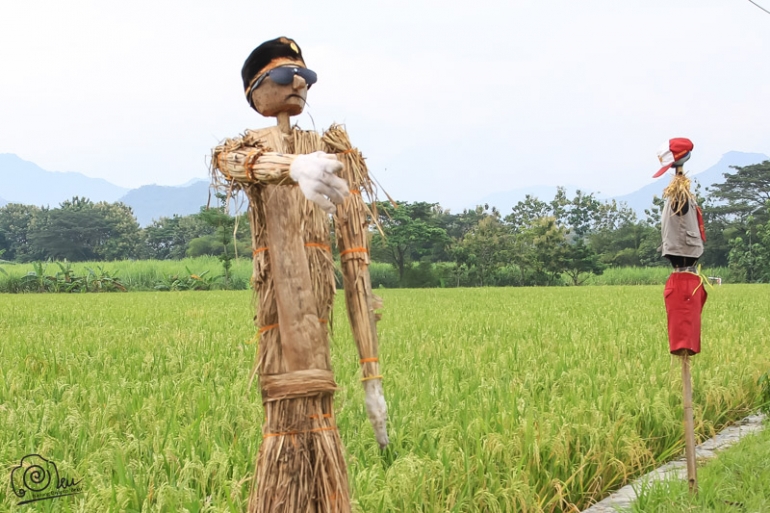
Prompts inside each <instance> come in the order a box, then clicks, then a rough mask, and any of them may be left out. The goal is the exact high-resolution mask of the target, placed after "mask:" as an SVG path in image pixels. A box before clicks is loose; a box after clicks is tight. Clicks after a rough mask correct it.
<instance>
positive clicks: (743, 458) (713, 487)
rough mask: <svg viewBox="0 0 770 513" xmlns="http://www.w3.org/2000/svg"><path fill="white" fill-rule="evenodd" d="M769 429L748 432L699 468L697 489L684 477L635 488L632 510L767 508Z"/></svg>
mask: <svg viewBox="0 0 770 513" xmlns="http://www.w3.org/2000/svg"><path fill="white" fill-rule="evenodd" d="M768 462H770V429H767V428H766V429H765V430H764V431H763V432H762V433H759V434H755V435H751V436H748V437H746V438H744V439H743V440H741V441H740V442H739V443H738V444H737V445H735V446H734V447H731V448H729V449H728V450H726V451H725V452H723V453H720V455H719V457H718V458H717V459H715V460H713V461H710V462H708V463H706V464H705V465H704V466H702V467H701V468H699V469H698V493H697V494H695V495H693V494H691V493H690V492H689V489H688V485H687V482H686V481H684V480H669V481H659V482H655V483H652V484H647V485H645V486H643V487H641V488H640V489H639V490H638V491H637V495H638V499H637V500H636V501H635V503H634V504H633V506H632V507H631V508H630V509H629V510H628V511H629V512H633V513H648V512H653V511H654V512H656V513H680V512H686V511H692V512H697V513H710V512H713V513H716V512H719V513H734V512H742V511H749V512H764V511H770V495H768V493H767V492H768V483H770V465H768Z"/></svg>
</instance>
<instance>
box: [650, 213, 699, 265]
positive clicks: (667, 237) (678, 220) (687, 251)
mask: <svg viewBox="0 0 770 513" xmlns="http://www.w3.org/2000/svg"><path fill="white" fill-rule="evenodd" d="M697 207H698V204H697V203H695V200H690V205H689V209H688V210H687V213H686V214H683V215H680V216H678V215H676V214H675V213H674V209H673V208H672V207H671V202H670V201H669V200H666V203H665V205H664V206H663V214H662V215H661V219H660V232H661V236H662V238H663V244H662V245H661V247H660V248H659V249H660V250H661V252H662V254H663V256H666V255H673V256H683V257H691V258H700V256H701V255H702V254H703V239H702V238H701V235H700V228H699V227H698V214H697Z"/></svg>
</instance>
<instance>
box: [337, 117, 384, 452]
mask: <svg viewBox="0 0 770 513" xmlns="http://www.w3.org/2000/svg"><path fill="white" fill-rule="evenodd" d="M323 142H324V143H325V144H326V149H327V150H326V151H327V152H328V153H336V154H337V158H338V159H340V160H341V161H342V163H343V164H344V169H343V170H342V171H341V172H340V177H342V178H344V179H345V180H346V181H347V182H348V185H349V186H350V192H351V195H350V196H349V197H348V198H347V199H346V200H345V202H344V203H343V204H342V205H339V206H337V213H336V215H335V233H336V236H337V246H338V247H339V249H340V261H341V263H342V275H343V279H344V283H345V300H346V302H347V305H348V317H349V319H350V326H351V330H352V332H353V338H354V339H355V341H356V345H357V346H358V356H359V361H360V363H361V371H362V374H363V377H362V378H361V382H362V383H363V386H364V390H365V393H366V411H367V415H368V417H369V420H370V422H371V424H372V427H373V428H374V433H375V437H376V439H377V442H378V443H379V445H380V447H381V448H384V447H385V446H386V445H388V433H387V425H386V424H387V404H386V403H385V394H384V392H383V389H382V375H381V374H380V365H379V347H378V340H377V326H376V322H377V321H378V320H379V314H377V313H376V312H375V311H376V310H377V309H379V308H381V307H382V301H381V300H380V298H378V297H377V296H375V295H374V294H373V293H372V284H371V278H370V276H369V219H376V216H375V213H374V212H372V211H371V210H370V209H369V207H368V206H367V205H366V202H364V200H363V198H362V197H361V193H362V191H363V192H366V193H367V195H368V196H369V198H370V199H373V198H374V186H373V184H372V181H371V179H370V177H369V173H368V170H367V168H366V163H365V162H364V158H363V156H362V155H361V153H360V152H359V151H358V150H357V149H355V148H353V147H352V146H351V144H350V139H349V138H348V135H347V133H346V132H345V130H344V129H343V128H342V127H341V126H339V125H333V126H332V127H331V128H329V130H327V131H326V133H325V134H324V135H323ZM372 204H374V202H372Z"/></svg>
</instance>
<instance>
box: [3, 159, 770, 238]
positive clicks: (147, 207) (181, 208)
mask: <svg viewBox="0 0 770 513" xmlns="http://www.w3.org/2000/svg"><path fill="white" fill-rule="evenodd" d="M766 160H770V157H768V156H767V155H764V154H762V153H749V152H738V151H730V152H727V153H725V154H724V155H723V156H722V157H721V158H720V160H719V161H718V162H717V163H716V164H714V165H712V166H711V167H709V168H707V169H706V170H704V171H701V172H699V173H694V174H692V176H691V178H692V179H693V182H694V183H698V184H700V185H701V187H704V188H705V187H708V186H711V185H712V184H714V183H718V182H721V181H722V180H723V173H731V172H732V169H731V166H741V167H742V166H747V165H751V164H757V163H760V162H764V161H766ZM20 176H22V177H23V180H19V177H20ZM30 183H33V184H44V185H45V187H41V186H35V187H33V186H30V185H28V184H30ZM666 183H668V180H667V179H665V178H664V179H663V180H660V179H658V180H655V181H653V182H651V183H650V184H648V185H645V186H643V187H641V188H640V189H637V190H636V191H634V192H631V193H628V194H624V195H620V196H613V197H607V198H605V197H601V196H598V199H600V200H613V199H614V200H615V201H618V202H625V203H626V204H627V205H628V206H629V207H630V208H632V209H633V210H634V211H635V212H636V213H637V215H638V216H640V217H643V216H644V209H646V208H649V207H650V205H651V204H652V198H653V196H655V195H657V196H660V195H661V193H662V191H663V188H664V187H665V186H666ZM565 188H566V189H567V194H568V197H569V196H572V195H574V193H575V191H576V190H578V189H580V190H582V191H583V192H584V193H591V192H592V191H590V190H587V189H583V188H580V187H578V186H575V185H567V186H565ZM209 190H210V189H209V182H208V180H205V179H201V178H194V179H192V180H190V181H188V182H187V183H186V184H183V185H181V186H165V185H143V186H141V187H138V188H135V189H126V188H123V187H119V186H117V185H114V184H112V183H110V182H108V181H107V180H104V179H102V178H91V177H87V176H85V175H83V174H81V173H74V172H65V173H62V172H54V171H46V170H44V169H42V168H41V167H40V166H38V165H37V164H35V163H33V162H28V161H26V160H23V159H21V158H20V157H18V156H17V155H15V154H12V153H0V194H2V196H0V207H1V206H3V205H6V204H8V203H23V204H28V205H37V206H46V205H47V206H51V205H58V204H60V203H62V202H63V201H65V200H68V199H70V198H72V197H73V196H80V197H87V198H89V199H90V200H92V201H107V202H115V201H121V202H123V203H125V204H126V205H128V206H129V207H131V209H132V210H133V212H134V215H135V216H136V218H137V221H138V222H139V224H140V225H141V226H147V225H149V224H151V223H152V222H153V220H158V219H160V218H161V217H172V216H174V215H179V216H184V215H189V214H195V213H197V212H199V211H200V208H201V207H202V206H204V205H206V204H207V203H208V202H209ZM556 190H557V186H549V185H541V186H534V187H526V188H522V189H513V190H510V191H502V192H496V193H493V194H490V195H487V196H485V197H483V198H481V199H480V200H478V201H477V202H475V203H474V204H473V205H468V207H467V208H474V207H475V206H476V205H485V204H486V205H488V206H490V207H492V206H494V207H496V208H497V209H498V210H499V211H500V212H501V213H503V215H506V214H507V213H508V212H510V210H511V208H512V207H513V206H514V205H515V204H516V203H518V202H519V201H521V200H523V199H524V198H525V196H526V195H527V194H529V195H531V196H535V197H537V198H538V199H540V200H542V201H550V200H551V199H553V197H554V195H555V194H556Z"/></svg>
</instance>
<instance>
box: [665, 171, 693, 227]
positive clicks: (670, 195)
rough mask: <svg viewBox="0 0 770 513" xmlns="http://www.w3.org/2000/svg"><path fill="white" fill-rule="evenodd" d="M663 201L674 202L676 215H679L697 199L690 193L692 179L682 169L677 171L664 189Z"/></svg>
mask: <svg viewBox="0 0 770 513" xmlns="http://www.w3.org/2000/svg"><path fill="white" fill-rule="evenodd" d="M663 199H665V200H667V201H670V202H672V203H671V206H672V209H673V211H674V214H675V215H679V214H680V213H681V212H682V209H683V208H684V206H685V205H686V204H687V202H688V201H690V200H693V199H695V195H694V194H693V193H692V192H691V191H690V179H689V178H687V176H685V174H684V173H683V172H682V171H681V168H677V169H676V173H675V174H674V178H672V179H671V183H669V184H668V185H667V186H666V188H665V189H663Z"/></svg>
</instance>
